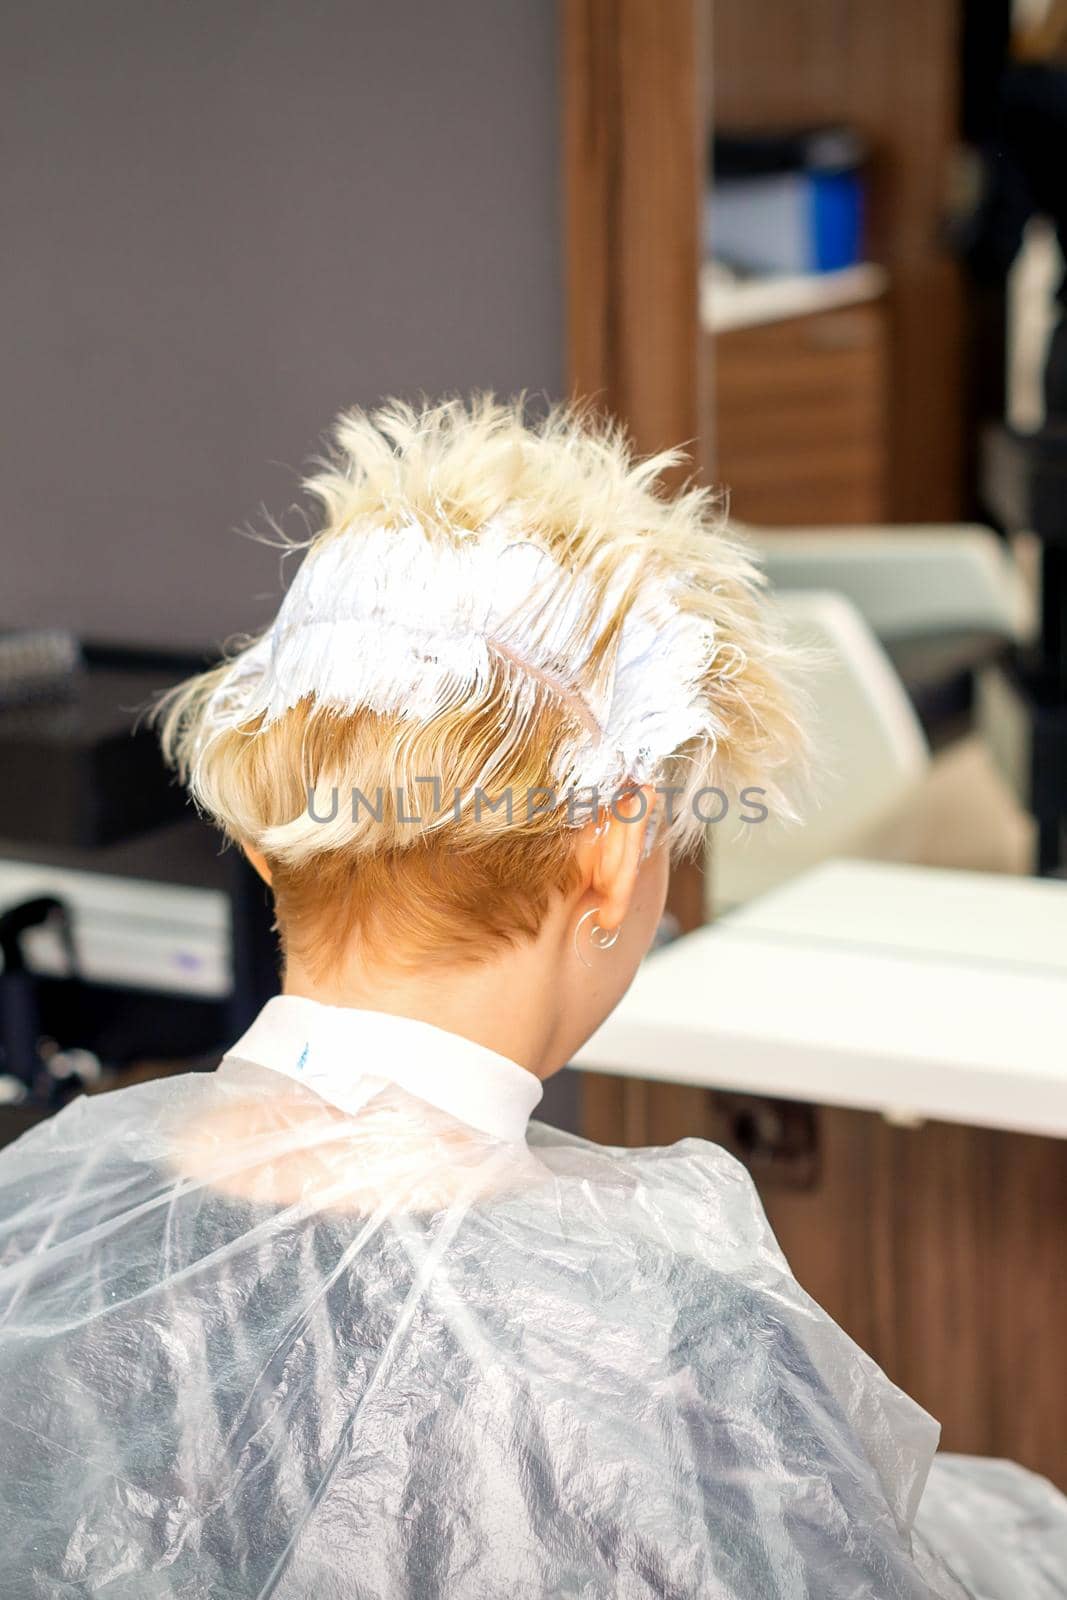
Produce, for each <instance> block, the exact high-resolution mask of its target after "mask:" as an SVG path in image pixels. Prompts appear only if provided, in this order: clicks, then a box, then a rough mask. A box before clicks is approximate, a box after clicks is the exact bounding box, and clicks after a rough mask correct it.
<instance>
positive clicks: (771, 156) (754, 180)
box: [705, 127, 866, 274]
mask: <svg viewBox="0 0 1067 1600" xmlns="http://www.w3.org/2000/svg"><path fill="white" fill-rule="evenodd" d="M865 162H866V151H865V148H864V145H863V142H862V140H861V139H860V138H859V136H858V135H857V134H856V133H855V132H854V131H853V130H852V129H850V128H840V127H833V128H809V129H804V130H801V131H789V132H782V133H771V134H766V133H758V134H748V133H734V132H730V131H728V130H724V129H719V130H716V133H715V135H714V137H713V141H712V173H713V183H712V186H711V189H710V190H709V194H708V204H707V210H706V218H705V227H706V240H705V244H706V250H707V253H708V254H709V255H714V256H715V257H716V258H717V259H718V260H720V261H724V262H726V263H727V264H728V265H729V266H732V267H734V268H736V269H737V270H738V271H741V272H746V273H762V274H772V273H813V272H836V271H840V270H841V269H842V268H844V267H852V266H856V265H857V264H858V263H859V262H861V261H862V260H863V259H864V241H863V227H864V190H865Z"/></svg>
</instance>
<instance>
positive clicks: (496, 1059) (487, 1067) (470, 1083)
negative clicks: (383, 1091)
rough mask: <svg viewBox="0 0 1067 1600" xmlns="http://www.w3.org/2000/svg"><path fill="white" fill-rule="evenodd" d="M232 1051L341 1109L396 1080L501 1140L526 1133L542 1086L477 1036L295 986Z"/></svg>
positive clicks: (355, 1105) (360, 1102)
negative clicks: (326, 998) (324, 998)
mask: <svg viewBox="0 0 1067 1600" xmlns="http://www.w3.org/2000/svg"><path fill="white" fill-rule="evenodd" d="M226 1054H227V1058H228V1059H229V1058H231V1057H233V1058H239V1059H240V1060H242V1061H250V1062H252V1063H253V1064H254V1065H256V1066H260V1067H267V1068H269V1069H270V1071H272V1072H281V1073H284V1075H285V1076H286V1077H288V1078H294V1079H296V1080H297V1081H298V1082H300V1083H304V1084H306V1085H307V1087H308V1088H309V1089H312V1090H313V1091H314V1093H315V1094H317V1095H319V1096H321V1098H322V1099H323V1100H328V1101H329V1102H330V1104H331V1105H335V1106H338V1107H339V1108H340V1109H341V1110H342V1111H349V1112H355V1111H358V1110H359V1109H360V1107H361V1106H363V1105H365V1104H366V1103H367V1101H368V1100H369V1099H370V1098H371V1096H372V1095H373V1094H376V1093H377V1092H378V1090H379V1089H380V1087H381V1084H382V1082H383V1080H384V1081H385V1082H387V1083H395V1084H396V1085H397V1086H398V1087H399V1088H401V1089H403V1090H405V1091H406V1092H407V1093H408V1094H411V1095H414V1096H415V1097H416V1098H417V1099H419V1100H424V1101H426V1102H427V1104H429V1105H432V1106H436V1107H437V1109H438V1110H439V1111H444V1112H445V1113H447V1115H448V1116H451V1117H454V1118H455V1119H456V1121H457V1122H464V1123H466V1124H467V1126H468V1127H471V1128H477V1129H479V1130H480V1131H481V1132H482V1133H488V1134H490V1135H491V1136H492V1137H493V1138H496V1139H509V1140H521V1139H525V1137H526V1124H527V1123H528V1121H529V1120H530V1113H531V1112H532V1111H533V1109H534V1107H535V1106H536V1105H537V1103H538V1101H539V1100H540V1099H541V1096H542V1094H543V1093H544V1090H543V1088H542V1085H541V1080H540V1079H539V1078H537V1077H535V1075H534V1074H533V1073H532V1072H528V1071H527V1070H526V1068H525V1067H520V1066H519V1065H518V1064H517V1063H516V1062H514V1061H509V1060H508V1058H507V1057H506V1056H500V1055H497V1053H496V1051H495V1050H489V1049H487V1048H486V1047H485V1046H484V1045H480V1044H475V1042H474V1041H473V1040H472V1039H464V1038H462V1037H461V1036H460V1035H459V1034H456V1033H448V1032H447V1031H446V1030H445V1029H444V1028H438V1027H435V1026H434V1025H433V1024H432V1023H429V1022H418V1021H416V1019H415V1018H414V1017H398V1016H394V1015H393V1014H391V1013H389V1012H385V1011H357V1010H355V1009H354V1008H351V1007H348V1006H327V1005H323V1004H322V1003H321V1001H318V1000H307V999H305V998H303V997H302V996H299V995H289V994H282V995H275V997H274V999H273V1000H268V1001H267V1003H266V1005H265V1006H264V1007H263V1010H262V1011H261V1012H260V1013H259V1016H258V1017H257V1018H256V1020H255V1021H254V1022H253V1024H252V1026H251V1027H250V1028H249V1030H248V1032H247V1033H245V1034H244V1035H243V1036H242V1037H241V1038H240V1039H239V1040H238V1041H237V1043H236V1044H235V1045H233V1046H232V1047H231V1048H230V1049H229V1050H228V1051H227V1052H226Z"/></svg>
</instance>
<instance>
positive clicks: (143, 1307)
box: [0, 402, 1041, 1600]
mask: <svg viewBox="0 0 1067 1600" xmlns="http://www.w3.org/2000/svg"><path fill="white" fill-rule="evenodd" d="M672 464H673V458H672V457H661V458H659V459H657V460H655V461H652V462H644V463H636V462H634V461H633V460H632V459H631V458H630V456H629V455H628V453H627V450H626V448H625V445H624V444H623V442H622V441H621V439H620V438H619V437H618V436H617V435H616V434H614V433H612V432H608V431H604V430H602V429H598V428H597V427H595V426H593V425H592V424H589V423H587V422H586V421H584V420H583V419H582V418H581V417H578V416H576V415H574V414H570V413H567V412H565V411H564V412H558V413H555V414H553V415H552V416H551V417H550V418H549V419H548V420H547V421H545V422H543V423H542V424H541V425H540V426H538V427H536V428H534V429H528V428H526V427H525V426H524V425H523V422H522V419H521V416H520V414H519V413H518V411H517V410H516V409H514V408H510V407H502V406H498V405H494V404H492V403H490V402H478V403H476V404H475V405H474V406H472V407H471V408H465V407H464V406H462V405H460V404H458V403H452V404H448V405H445V406H442V407H439V408H437V409H426V410H423V411H421V412H416V411H412V410H410V409H408V408H406V407H403V406H400V405H393V406H389V407H386V408H385V409H384V410H381V411H379V412H378V413H376V414H375V415H374V416H372V417H368V416H365V415H363V414H360V413H355V414H353V415H351V416H348V417H346V418H345V419H343V420H342V422H341V424H340V425H339V427H338V431H337V453H336V455H335V457H334V459H333V460H332V461H331V462H330V463H329V464H328V465H326V466H325V467H324V468H323V470H322V471H321V472H320V473H319V474H318V476H317V477H315V478H313V479H312V481H311V484H310V488H311V491H312V493H313V494H314V496H315V497H316V498H317V500H318V502H319V504H320V506H321V508H322V525H321V529H320V531H319V532H318V533H317V534H316V536H315V537H314V538H313V539H312V540H311V541H310V545H309V548H308V549H307V552H306V554H305V557H304V560H303V563H302V565H301V566H300V568H299V570H298V572H297V574H296V576H295V578H294V580H293V582H292V584H291V586H290V588H289V591H288V593H287V595H286V597H285V600H284V602H283V603H282V606H281V608H280V610H279V613H278V616H277V618H276V620H275V622H274V624H273V625H272V627H271V628H270V629H269V630H268V631H267V633H266V634H265V635H264V636H263V637H262V638H261V639H259V640H258V641H255V642H253V643H251V644H250V645H248V646H247V647H246V648H245V649H243V650H242V651H241V653H240V654H238V655H237V656H236V657H235V658H234V659H232V660H230V661H228V662H226V663H225V664H224V665H223V666H221V667H220V668H218V669H217V670H215V671H213V672H211V673H209V674H207V675H205V676H204V677H201V678H199V679H197V680H195V681H194V682H192V683H190V684H187V685H185V686H183V687H181V688H180V689H179V690H177V691H176V692H175V693H174V694H173V695H172V696H171V697H170V698H169V700H168V701H167V703H166V705H165V707H164V709H163V715H162V734H163V742H164V747H165V749H166V752H167V754H168V756H169V757H170V758H171V759H172V760H173V761H174V762H175V763H176V765H177V766H178V768H179V769H180V771H181V772H182V774H183V775H184V777H185V778H186V779H187V780H188V782H189V784H190V787H191V790H192V793H193V795H194V797H195V798H196V800H197V803H198V804H199V805H200V806H201V808H202V809H203V810H204V811H205V812H206V813H207V814H208V815H209V816H211V817H212V818H213V819H214V820H215V821H216V822H217V823H218V824H219V825H220V826H221V827H222V829H223V830H224V831H225V833H226V834H227V835H228V836H229V837H230V838H231V839H232V840H234V841H235V842H236V843H237V844H238V845H240V847H241V848H243V849H244V850H246V851H247V853H248V855H249V857H250V859H251V860H252V861H253V862H254V864H255V865H256V867H257V869H258V870H259V871H260V872H261V873H262V875H263V876H264V878H266V879H267V881H268V882H269V883H270V884H271V886H272V889H273V893H274V898H275V902H276V908H277V920H278V928H279V931H280V935H281V940H282V945H283V949H284V993H283V994H282V995H281V996H280V997H279V998H277V999H274V1000H272V1001H270V1002H269V1004H268V1005H267V1007H266V1008H265V1010H264V1011H263V1013H262V1014H261V1015H260V1017H259V1018H258V1019H257V1021H256V1022H255V1023H254V1024H253V1026H252V1028H251V1029H250V1030H249V1032H248V1033H247V1034H246V1035H245V1037H244V1038H243V1039H241V1040H240V1041H239V1042H238V1043H237V1044H235V1045H234V1046H233V1048H232V1049H231V1051H230V1052H229V1054H228V1056H227V1057H226V1059H225V1060H224V1061H223V1063H222V1065H221V1067H220V1068H219V1069H218V1071H217V1072H215V1073H212V1074H205V1075H189V1076H186V1077H181V1078H177V1079H169V1080H167V1081H164V1082H155V1083H149V1084H145V1085H141V1086H139V1087H136V1088H132V1089H127V1090H124V1091H121V1092H119V1093H116V1094H112V1095H107V1096H100V1097H97V1098H95V1099H92V1100H81V1101H79V1102H77V1103H75V1104H72V1105H71V1106H69V1107H68V1108H66V1109H65V1110H64V1111H62V1112H61V1113H60V1114H59V1115H58V1116H57V1117H55V1118H54V1119H52V1121H50V1122H49V1123H47V1124H45V1125H42V1126H41V1127H39V1128H38V1129H37V1130H35V1131H34V1132H32V1133H31V1134H29V1135H28V1136H26V1137H24V1138H23V1139H22V1140H20V1141H19V1142H18V1143H17V1144H16V1145H14V1146H13V1147H11V1148H10V1149H9V1150H8V1151H7V1152H6V1153H5V1155H4V1156H3V1158H2V1159H0V1218H2V1225H0V1262H2V1263H3V1266H2V1271H0V1331H2V1335H3V1337H2V1340H0V1463H2V1466H0V1503H2V1510H3V1513H4V1527H5V1536H4V1538H5V1547H6V1555H5V1557H4V1560H5V1562H6V1564H7V1571H6V1573H5V1582H4V1583H3V1584H0V1591H2V1593H3V1594H4V1595H5V1596H11V1597H18V1600H22V1597H28V1596H83V1595H97V1594H100V1595H107V1596H109V1597H131V1600H132V1597H137V1600H145V1597H153V1596H181V1597H183V1600H192V1597H204V1600H207V1597H209V1596H210V1597H211V1600H223V1597H233V1600H238V1597H239V1600H249V1597H252V1596H255V1597H266V1596H278V1597H288V1600H305V1597H306V1600H312V1597H315V1600H327V1597H337V1600H341V1597H343V1600H398V1597H414V1600H429V1597H431V1596H441V1597H454V1600H494V1597H504V1596H506V1597H508V1600H534V1597H548V1596H553V1597H555V1596H575V1597H577V1596H581V1597H583V1600H609V1597H610V1600H618V1597H635V1600H636V1597H639V1596H640V1597H644V1596H677V1597H683V1596H685V1597H690V1596H722V1597H737V1600H742V1597H743V1600H757V1597H758V1600H765V1597H771V1596H782V1597H790V1600H791V1597H794V1596H796V1597H800V1596H809V1595H810V1596H818V1597H819V1600H836V1597H842V1600H843V1597H845V1596H850V1597H851V1596H858V1595H874V1596H900V1597H908V1600H918V1597H920V1596H922V1597H928V1596H938V1597H950V1596H951V1597H959V1596H961V1595H964V1593H965V1591H964V1589H963V1588H962V1587H961V1585H960V1584H959V1583H958V1582H957V1581H956V1579H955V1578H954V1577H953V1576H952V1574H951V1573H950V1572H949V1571H948V1569H947V1568H946V1567H945V1566H943V1565H942V1564H941V1562H940V1561H939V1560H938V1559H937V1558H935V1557H934V1556H933V1555H932V1554H931V1553H930V1552H929V1551H928V1549H927V1548H926V1546H925V1545H924V1544H923V1543H922V1541H921V1540H920V1539H919V1538H918V1537H917V1535H916V1534H915V1532H914V1530H913V1527H912V1523H913V1518H914V1516H915V1511H916V1507H917V1504H918V1501H919V1498H920V1495H921V1494H922V1491H923V1485H924V1480H925V1478H926V1475H927V1471H928V1469H929V1466H930V1461H931V1457H932V1455H933V1452H934V1449H935V1445H936V1439H937V1427H936V1424H935V1423H934V1422H933V1421H932V1420H931V1419H930V1418H929V1417H928V1416H927V1415H926V1414H925V1413H924V1412H923V1411H921V1410H920V1408H919V1407H918V1406H916V1405H914V1404H913V1403H912V1402H911V1401H910V1400H908V1399H907V1398H906V1397H905V1396H904V1395H902V1394H901V1393H900V1392H899V1391H898V1390H897V1389H895V1388H894V1387H893V1385H892V1384H890V1383H889V1382H888V1380H887V1379H886V1378H885V1377H883V1375H882V1374H881V1373H880V1372H879V1371H878V1370H877V1368H876V1367H875V1366H874V1365H873V1363H872V1362H871V1361H870V1360H868V1358H867V1357H865V1356H864V1355H863V1354H862V1352H861V1351H859V1350H858V1349H857V1348H856V1347H855V1345H853V1344H852V1343H851V1342H850V1341H849V1339H848V1338H847V1337H846V1336H845V1335H844V1334H843V1333H842V1332H841V1331H840V1330H839V1329H838V1328H836V1327H835V1326H834V1324H833V1323H832V1322H831V1321H830V1320H829V1319H828V1318H827V1317H826V1316H825V1315H824V1314H823V1313H822V1312H821V1311H820V1310H819V1308H818V1307H817V1306H816V1305H814V1303H813V1302H812V1301H811V1300H810V1299H808V1297H807V1296H806V1295H805V1294H804V1293H803V1291H802V1290H801V1289H800V1288H799V1287H798V1285H797V1284H796V1282H795V1281H794V1279H793V1278H792V1277H791V1275H790V1273H789V1270H788V1268H787V1266H786V1264H785V1262H784V1260H783V1258H782V1256H781V1254H780V1253H779V1251H778V1249H777V1246H776V1244H775V1241H774V1239H773V1237H772V1235H771V1233H770V1231H769V1229H768V1226H767V1223H766V1221H765V1219H764V1216H763V1213H762V1211H761V1209H760V1206H759V1203H758V1200H757V1199H756V1196H755V1194H754V1191H753V1189H752V1186H751V1184H750V1182H749V1179H748V1177H747V1175H746V1174H745V1172H744V1171H743V1170H742V1169H741V1168H740V1167H739V1166H738V1165H737V1164H736V1163H735V1162H733V1161H732V1160H731V1159H730V1158H729V1157H728V1156H727V1155H725V1154H724V1153H723V1152H722V1151H721V1150H718V1149H715V1148H714V1147H712V1146H709V1145H706V1144H703V1143H701V1142H699V1141H695V1140H687V1141H685V1142H684V1143H683V1144H681V1145H678V1146H676V1147H674V1148H672V1149H666V1150H640V1151H622V1150H605V1149H599V1148H597V1147H595V1146H592V1145H590V1144H587V1143H585V1142H583V1141H582V1140H579V1139H574V1138H569V1137H566V1136H564V1135H561V1134H559V1133H556V1132H554V1131H552V1130H551V1129H548V1128H545V1127H539V1126H537V1125H536V1124H534V1125H532V1126H528V1119H529V1117H530V1113H531V1112H532V1111H533V1110H534V1108H535V1106H536V1105H537V1102H538V1100H539V1099H540V1097H541V1092H542V1091H541V1083H542V1080H543V1079H545V1078H546V1077H548V1076H549V1075H550V1074H551V1073H553V1072H555V1071H556V1070H557V1069H558V1068H560V1067H562V1066H563V1065H564V1064H565V1063H566V1062H567V1061H568V1059H569V1058H570V1057H571V1055H572V1053H573V1052H574V1050H575V1048H576V1047H577V1046H578V1045H579V1044H580V1043H581V1042H582V1041H583V1040H584V1039H585V1038H587V1037H588V1035H589V1034H590V1033H591V1032H592V1030H593V1029H594V1028H595V1027H596V1026H597V1025H598V1024H599V1023H600V1022H601V1020H602V1019H603V1018H604V1017H605V1016H606V1015H607V1013H608V1012H609V1011H610V1010H611V1008H612V1006H614V1005H615V1003H616V1002H617V1000H618V999H619V997H620V996H621V995H622V993H623V992H624V990H625V989H626V987H627V985H628V984H629V982H630V980H631V979H632V977H633V975H634V972H635V970H636V967H637V965H638V963H639V961H640V960H641V958H642V956H643V955H644V953H645V952H646V951H647V949H648V947H649V944H650V942H651V940H652V938H653V934H654V931H655V929H656V926H657V922H658V920H659V918H660V915H661V912H662V910H663V904H664V895H665V890H666V883H667V873H668V863H669V860H670V857H671V855H672V854H676V853H678V852H679V851H681V850H684V849H686V848H687V847H691V846H693V845H694V844H697V843H699V842H700V839H701V837H702V828H701V824H700V821H699V812H700V806H699V804H698V798H699V793H700V790H701V789H703V788H706V787H708V786H710V785H713V784H714V785H716V786H718V787H719V788H725V789H726V790H727V791H728V792H729V791H734V790H737V789H738V788H739V787H740V786H742V785H754V786H758V787H759V788H760V789H761V790H762V791H764V792H765V796H766V797H767V802H768V803H781V802H780V800H775V798H774V797H775V796H776V793H777V788H776V784H775V772H776V771H777V770H778V769H779V768H780V767H781V766H782V764H783V763H784V762H785V761H786V760H787V758H788V757H789V756H790V754H791V752H792V751H793V750H794V749H795V747H796V744H797V733H796V725H795V721H794V716H793V713H792V710H791V709H790V702H789V698H788V695H787V693H786V691H785V689H784V687H783V685H782V681H781V677H780V663H779V661H778V659H777V657H778V652H777V648H776V645H775V643H774V639H773V636H772V634H771V632H770V630H769V628H768V625H767V621H766V618H765V616H764V614H763V610H762V607H761V604H760V600H759V594H758V585H757V580H756V577H755V574H754V572H753V569H752V567H751V566H750V564H749V561H748V558H747V557H746V555H745V554H744V552H743V551H742V550H741V549H740V548H739V547H738V546H737V545H736V544H734V543H733V542H731V541H730V540H729V539H728V538H727V537H726V536H725V535H724V533H723V532H722V530H721V529H720V528H719V527H718V526H717V525H716V522H715V519H714V516H713V510H712V506H711V503H710V502H709V500H708V498H707V497H706V496H705V495H704V494H703V493H700V492H689V493H687V494H683V495H681V496H679V497H676V498H670V497H668V496H667V495H666V494H664V493H663V492H662V490H661V489H660V488H658V486H657V484H658V478H659V475H660V474H661V472H662V471H663V469H664V468H665V467H667V466H670V465H672ZM1033 1592H1034V1593H1035V1594H1036V1593H1039V1592H1041V1591H1039V1590H1036V1589H1035V1590H1034V1591H1033ZM1016 1593H1017V1594H1018V1595H1022V1594H1023V1593H1024V1590H1023V1589H1022V1587H1021V1586H1020V1588H1019V1589H1018V1590H1017V1591H1016Z"/></svg>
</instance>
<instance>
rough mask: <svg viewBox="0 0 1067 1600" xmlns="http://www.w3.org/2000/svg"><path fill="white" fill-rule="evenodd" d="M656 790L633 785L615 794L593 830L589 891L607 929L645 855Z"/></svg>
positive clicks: (621, 910)
mask: <svg viewBox="0 0 1067 1600" xmlns="http://www.w3.org/2000/svg"><path fill="white" fill-rule="evenodd" d="M655 809H656V792H655V790H654V789H651V788H649V787H647V786H646V787H644V788H636V787H635V788H633V789H629V790H627V791H626V792H625V793H622V794H618V795H616V797H615V799H614V800H613V801H612V803H611V805H610V807H609V808H608V810H607V811H606V812H604V814H603V816H602V818H601V831H600V833H599V834H594V840H595V844H594V849H593V859H592V864H591V872H590V875H589V888H590V891H591V892H592V893H593V894H594V895H595V896H596V898H597V901H598V903H599V908H600V909H599V911H598V913H597V921H598V923H599V924H600V926H601V927H602V928H604V929H605V930H607V931H608V932H611V930H612V929H614V928H617V927H618V926H619V924H620V923H621V922H622V919H623V918H624V917H625V915H626V912H627V910H628V908H629V905H630V900H631V899H632V897H633V892H634V886H635V884H636V883H637V874H638V873H639V872H640V870H641V863H642V862H643V861H644V859H645V855H646V853H647V852H646V850H645V841H646V839H647V837H648V830H649V828H655V826H656V818H655Z"/></svg>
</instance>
